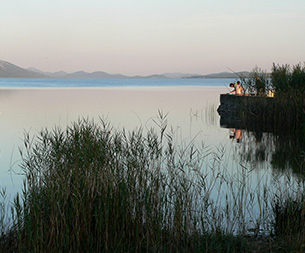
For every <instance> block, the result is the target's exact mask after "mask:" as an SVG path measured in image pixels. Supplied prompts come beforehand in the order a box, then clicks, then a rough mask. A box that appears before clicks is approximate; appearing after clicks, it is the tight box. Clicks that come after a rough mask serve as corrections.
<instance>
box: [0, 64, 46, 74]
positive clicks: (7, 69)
mask: <svg viewBox="0 0 305 253" xmlns="http://www.w3.org/2000/svg"><path fill="white" fill-rule="evenodd" d="M0 77H2V78H4V77H6V78H13V77H15V78H42V77H46V76H45V75H43V74H41V73H38V72H34V71H31V70H27V69H23V68H20V67H18V66H16V65H14V64H12V63H9V62H6V61H1V60H0Z"/></svg>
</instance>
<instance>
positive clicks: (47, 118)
mask: <svg viewBox="0 0 305 253" xmlns="http://www.w3.org/2000/svg"><path fill="white" fill-rule="evenodd" d="M232 81H233V80H232V79H231V80H230V79H226V80H224V79H164V80H151V79H135V80H130V79H115V80H105V79H104V80H58V79H37V80H35V79H34V80H33V79H28V80H27V79H0V87H2V88H0V162H1V163H0V186H1V187H6V188H7V192H8V194H9V195H10V197H11V198H12V197H13V196H14V195H15V194H16V193H17V192H20V190H21V188H22V180H23V177H22V175H18V173H20V168H19V163H20V156H19V149H20V148H21V147H22V144H23V136H24V133H25V132H29V133H30V134H31V135H32V136H34V135H35V134H37V133H38V132H39V131H40V130H41V129H43V128H48V129H52V128H54V127H55V126H60V127H61V128H63V129H64V128H65V127H67V126H68V125H70V124H71V122H73V121H76V120H77V119H79V118H81V117H85V118H89V119H94V120H95V121H98V120H99V118H103V119H105V120H108V121H110V122H111V124H112V126H113V128H114V131H116V130H121V129H123V128H124V129H127V130H130V131H131V130H134V129H137V128H139V127H142V128H144V129H149V128H151V127H154V128H157V127H156V124H155V120H156V119H157V115H158V112H159V111H162V112H163V114H167V123H168V126H169V127H168V131H172V132H173V133H174V136H175V139H176V140H177V143H179V144H178V145H182V146H183V145H187V144H188V143H190V142H193V143H194V144H196V145H201V144H202V143H203V144H204V145H205V146H207V147H208V149H209V150H210V151H212V152H215V153H216V154H218V155H219V156H221V168H223V170H225V173H227V174H228V177H232V178H236V179H237V180H239V178H240V177H244V178H243V180H246V181H245V183H246V184H248V186H247V189H248V190H249V191H251V190H255V191H256V192H260V191H263V188H264V187H266V185H267V186H269V185H278V184H283V182H286V181H285V180H287V179H288V180H289V182H290V185H289V188H290V189H292V190H293V189H296V190H298V189H300V185H299V184H298V183H299V182H300V173H299V172H298V171H297V169H294V167H293V164H292V162H291V161H293V160H295V157H292V153H296V154H297V155H296V156H298V155H299V156H301V155H302V149H298V150H296V151H293V152H292V151H291V149H289V146H288V147H287V149H283V143H286V144H287V143H290V144H291V142H293V140H291V142H290V140H288V139H287V138H286V139H284V140H283V142H281V141H280V140H279V138H278V137H276V136H274V135H273V134H272V133H267V132H260V133H257V132H249V131H246V130H245V129H239V128H237V127H231V128H229V126H228V127H224V126H221V124H220V117H219V115H218V113H217V111H216V109H217V107H218V105H219V95H220V94H222V93H227V92H228V88H227V87H228V84H229V83H230V82H232ZM222 125H223V123H222ZM283 156H284V157H287V159H285V158H283ZM288 156H291V157H288ZM280 158H281V159H283V161H284V162H283V161H281V160H279V159H280ZM228 190H229V189H227V187H223V188H221V187H220V188H218V191H223V192H226V191H228ZM211 194H212V195H213V194H214V195H215V196H217V195H218V194H219V193H218V192H212V193H211ZM249 197H251V196H249ZM254 209H256V210H258V207H257V206H256V207H254Z"/></svg>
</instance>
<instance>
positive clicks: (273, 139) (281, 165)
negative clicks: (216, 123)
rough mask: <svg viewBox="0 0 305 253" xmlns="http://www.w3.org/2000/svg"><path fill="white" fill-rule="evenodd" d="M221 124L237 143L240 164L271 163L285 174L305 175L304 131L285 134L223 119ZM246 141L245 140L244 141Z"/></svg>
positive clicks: (273, 167) (259, 126) (266, 127)
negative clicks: (288, 172) (289, 172)
mask: <svg viewBox="0 0 305 253" xmlns="http://www.w3.org/2000/svg"><path fill="white" fill-rule="evenodd" d="M220 125H221V127H223V128H227V129H228V130H229V133H228V135H229V138H230V139H232V140H236V142H237V143H239V145H236V147H235V152H236V153H237V154H238V156H239V158H240V161H242V162H246V163H250V164H252V165H253V166H256V167H257V166H258V165H259V164H262V163H269V164H270V166H271V168H272V169H274V170H278V171H281V172H285V171H287V170H291V171H292V172H293V173H294V174H295V175H297V176H298V177H301V178H303V176H304V175H305V134H304V130H303V131H302V129H299V130H296V131H294V132H292V131H287V132H285V131H283V129H281V130H280V129H271V128H270V126H261V125H257V124H254V122H247V121H243V120H242V119H235V120H231V119H226V118H222V117H221V118H220ZM241 140H242V141H241Z"/></svg>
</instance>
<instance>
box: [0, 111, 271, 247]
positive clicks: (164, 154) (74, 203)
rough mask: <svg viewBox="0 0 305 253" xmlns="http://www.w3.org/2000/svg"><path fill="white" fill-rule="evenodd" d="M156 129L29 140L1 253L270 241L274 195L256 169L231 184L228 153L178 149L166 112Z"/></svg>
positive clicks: (72, 131)
mask: <svg viewBox="0 0 305 253" xmlns="http://www.w3.org/2000/svg"><path fill="white" fill-rule="evenodd" d="M156 123H157V124H158V126H159V128H160V129H159V131H157V132H156V131H154V130H153V129H151V130H148V131H145V132H144V131H143V129H141V128H140V129H139V130H136V131H132V132H126V131H124V130H123V131H116V130H115V129H113V128H112V127H111V126H110V124H108V123H106V122H104V121H102V120H101V121H100V122H99V123H95V122H93V121H89V120H85V119H82V120H79V121H78V122H76V123H74V124H72V125H71V126H70V127H68V128H67V129H65V130H61V129H59V128H55V129H53V130H52V131H49V130H47V129H46V130H43V131H42V132H41V133H40V135H38V136H36V137H34V138H32V137H31V136H30V135H28V134H27V135H26V136H25V141H24V148H22V149H20V152H21V156H22V164H21V166H22V169H23V172H24V175H25V182H24V188H23V192H22V194H20V195H17V196H16V198H15V199H14V206H13V208H12V224H11V226H10V227H9V228H8V229H7V230H6V231H5V233H4V234H2V236H1V239H0V246H1V247H2V249H3V251H4V252H5V251H7V252H10V251H14V252H71V251H75V252H84V251H86V252H103V251H105V252H143V251H144V252H181V251H182V252H248V251H251V247H252V246H251V245H253V244H255V243H260V242H262V239H260V237H257V236H259V231H260V229H264V230H265V231H266V230H269V232H270V233H273V230H272V228H271V227H270V225H268V224H270V223H271V219H272V213H271V203H270V201H269V199H270V198H272V195H271V192H270V191H269V190H268V188H267V187H265V186H264V187H263V188H262V189H261V190H258V189H254V190H253V189H252V188H251V182H249V175H250V174H251V173H252V172H251V170H249V169H247V168H245V167H241V168H240V170H239V171H240V172H238V174H234V175H231V174H230V172H229V171H228V170H227V164H225V161H224V159H225V158H224V156H223V154H224V149H223V148H221V147H220V148H219V149H218V150H216V151H212V150H211V149H209V148H207V147H204V146H199V147H196V146H195V145H193V144H192V143H191V144H187V145H184V146H181V145H180V144H179V145H177V143H176V140H174V138H173V134H171V133H170V132H167V124H166V116H164V115H163V114H162V113H161V112H160V113H159V121H158V122H156ZM4 195H5V194H4ZM4 195H3V196H4ZM257 205H258V206H259V207H260V208H259V213H258V215H257V212H256V211H255V206H257ZM249 229H251V230H252V231H254V232H253V233H254V235H255V236H256V237H255V236H254V237H249ZM257 238H258V239H257ZM260 247H263V248H264V249H270V245H269V244H268V243H265V242H263V246H260ZM271 248H272V247H271Z"/></svg>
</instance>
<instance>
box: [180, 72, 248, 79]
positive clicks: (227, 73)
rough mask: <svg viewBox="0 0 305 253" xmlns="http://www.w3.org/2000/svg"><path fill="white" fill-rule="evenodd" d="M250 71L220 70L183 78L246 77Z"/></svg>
mask: <svg viewBox="0 0 305 253" xmlns="http://www.w3.org/2000/svg"><path fill="white" fill-rule="evenodd" d="M249 74H250V72H248V71H240V72H234V73H232V72H220V73H213V74H208V75H195V76H188V77H183V78H239V77H241V76H242V77H248V76H249Z"/></svg>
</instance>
